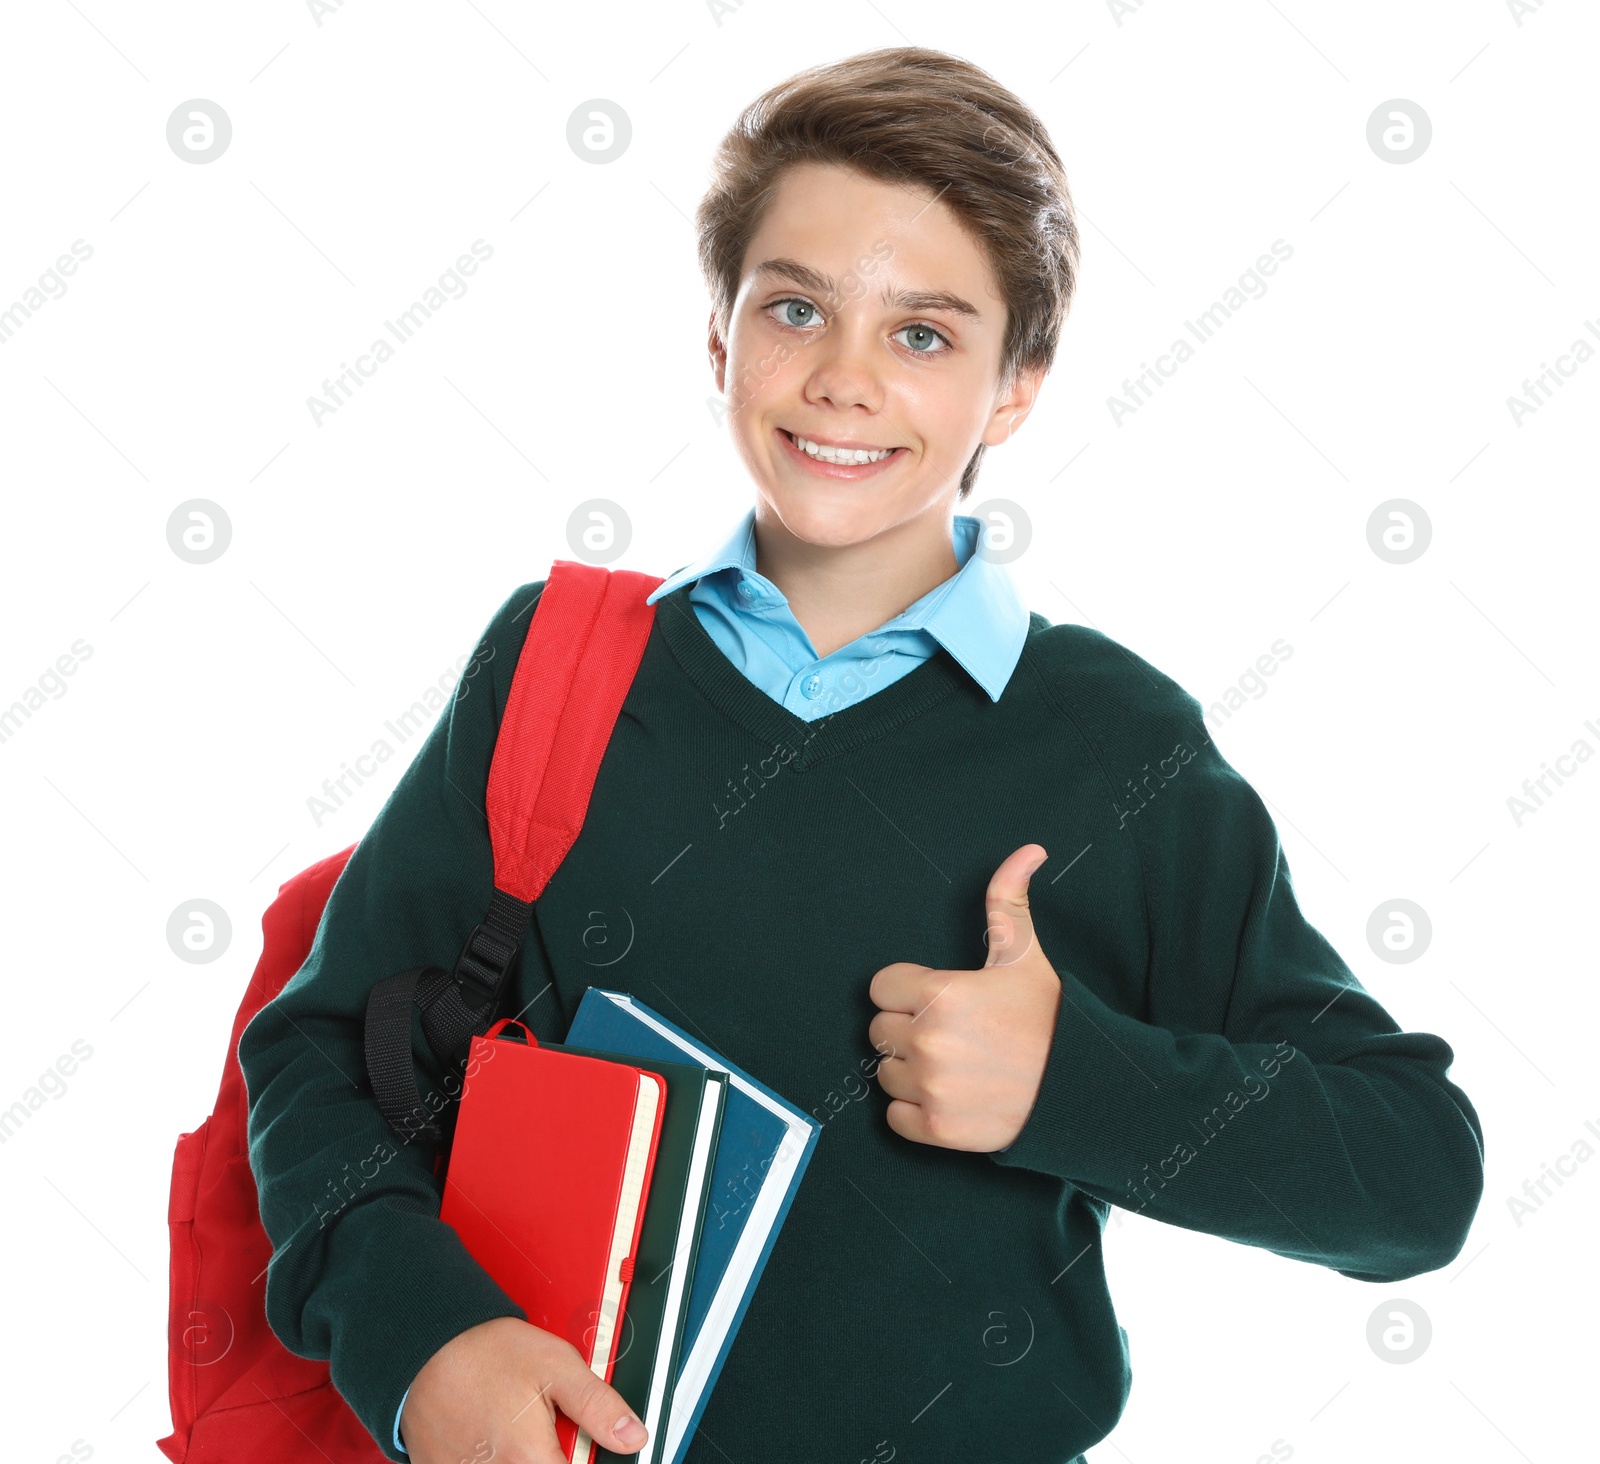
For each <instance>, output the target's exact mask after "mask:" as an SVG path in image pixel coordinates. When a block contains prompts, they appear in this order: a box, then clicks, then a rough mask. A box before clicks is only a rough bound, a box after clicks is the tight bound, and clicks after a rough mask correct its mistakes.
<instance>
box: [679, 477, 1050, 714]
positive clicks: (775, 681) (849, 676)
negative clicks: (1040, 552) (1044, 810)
mask: <svg viewBox="0 0 1600 1464" xmlns="http://www.w3.org/2000/svg"><path fill="white" fill-rule="evenodd" d="M755 522H756V514H755V509H753V508H752V509H750V510H748V511H747V512H746V513H745V516H744V518H743V519H741V520H740V522H739V526H738V527H737V528H736V529H735V530H734V531H733V533H732V534H731V535H729V537H728V539H727V542H726V543H724V544H723V545H722V546H721V547H720V548H718V549H717V550H715V551H714V552H713V553H711V554H708V555H706V556H705V557H704V558H703V559H699V560H696V561H695V562H694V563H693V564H690V565H688V566H686V567H685V568H683V569H680V570H678V571H676V572H675V573H674V574H672V575H670V576H669V577H668V578H667V579H666V580H664V581H663V582H662V583H661V585H660V586H659V587H658V588H657V589H656V590H655V591H653V592H652V593H651V595H650V597H649V603H650V604H652V605H653V604H655V602H656V601H657V600H659V599H660V598H661V597H662V596H663V595H668V594H671V593H672V591H673V590H675V589H677V588H678V587H679V586H680V585H683V584H687V583H688V582H689V581H691V580H693V581H695V585H694V588H693V589H692V590H690V591H689V603H690V604H691V605H693V606H694V610H695V615H696V616H697V617H698V619H699V621H700V623H701V625H703V626H704V627H705V629H706V633H707V634H708V635H709V636H710V637H711V639H712V640H714V641H715V642H716V643H717V645H718V647H719V648H720V649H721V650H722V653H723V654H724V655H725V656H727V658H728V659H729V660H730V661H731V662H732V663H733V664H734V665H735V666H736V667H737V668H738V669H739V670H740V671H741V672H743V673H744V675H745V676H746V677H747V678H748V679H749V680H750V681H751V682H752V683H753V684H754V685H755V686H757V687H758V688H759V689H760V690H762V691H764V692H765V693H766V694H767V695H768V696H769V697H771V698H772V700H773V701H775V702H777V703H779V704H780V705H781V706H784V707H786V708H787V709H788V710H789V711H791V712H793V713H794V715H795V716H797V717H799V718H800V719H801V720H802V721H807V722H812V721H815V720H816V719H817V718H818V717H822V716H826V715H828V714H829V713H831V712H836V711H839V710H841V709H843V708H844V707H848V706H853V705H854V704H855V703H856V702H859V701H864V700H865V699H866V698H867V697H869V696H871V695H872V693H873V692H875V691H881V690H882V689H883V688H884V687H885V686H888V685H889V684H890V683H891V682H894V681H898V680H899V679H900V678H901V677H902V676H904V675H906V674H907V673H908V672H910V671H914V670H916V668H917V667H918V666H919V665H921V664H922V662H924V661H926V660H927V659H928V657H929V656H931V655H933V654H934V652H935V651H937V650H938V649H939V647H940V646H943V647H944V649H945V650H947V651H949V653H950V654H951V656H953V657H954V658H955V660H956V661H957V662H958V663H959V664H960V665H961V666H962V667H963V668H964V669H965V670H966V672H967V674H968V675H970V676H971V677H972V679H973V680H974V681H976V682H977V683H978V685H979V686H981V687H982V688H983V690H984V691H985V692H987V693H988V695H989V698H990V700H991V701H999V699H1000V693H1001V692H1003V691H1004V690H1005V689H1006V683H1007V682H1008V681H1009V680H1010V679H1011V673H1012V672H1013V671H1014V670H1015V669H1016V665H1017V661H1018V659H1019V658H1020V657H1021V655H1022V643H1023V641H1024V640H1026V639H1027V635H1028V611H1027V608H1026V607H1025V606H1024V605H1023V603H1022V601H1021V600H1020V599H1019V598H1018V596H1017V591H1016V587H1015V586H1014V585H1013V584H1012V582H1011V576H1010V575H1009V574H1008V573H1007V572H1006V570H1005V568H1004V566H1002V565H999V564H997V563H995V562H994V561H993V560H991V559H986V558H984V557H983V556H982V555H979V554H975V553H974V552H973V551H974V549H976V547H977V545H978V536H979V534H980V533H981V532H982V530H983V524H982V521H981V520H979V519H976V518H973V517H972V516H971V515H969V514H956V515H955V516H954V519H953V521H952V524H951V541H952V542H951V547H952V548H953V549H954V550H955V555H956V563H957V565H958V566H959V568H958V569H957V570H956V572H955V574H953V575H951V576H950V578H949V579H947V580H945V581H944V583H943V584H940V585H936V586H935V587H934V588H933V589H931V590H929V591H928V593H927V594H925V595H923V596H922V597H921V598H920V599H918V600H916V601H914V602H913V603H912V604H910V605H908V606H906V608H905V609H904V610H902V611H901V612H900V613H899V614H898V615H896V616H894V617H893V618H891V619H889V620H886V621H885V622H884V623H883V624H882V625H880V626H879V627H878V628H877V629H876V630H873V631H869V632H867V634H865V635H862V636H858V637H857V638H856V639H855V640H853V641H851V642H850V644H849V645H846V646H841V647H840V648H839V649H838V650H836V651H833V652H832V653H830V654H829V655H826V656H818V655H817V650H816V647H815V646H814V645H812V643H811V637H810V636H808V635H807V634H806V632H805V630H804V628H803V627H802V626H801V624H800V622H799V621H798V620H796V619H795V617H794V612H793V611H792V610H790V608H789V601H788V599H787V598H786V597H785V596H784V593H783V591H782V590H780V589H779V588H778V587H777V586H776V585H775V584H773V582H772V581H771V580H769V579H768V578H767V577H766V576H765V575H764V574H761V573H760V572H759V571H758V570H757V569H756V540H755Z"/></svg>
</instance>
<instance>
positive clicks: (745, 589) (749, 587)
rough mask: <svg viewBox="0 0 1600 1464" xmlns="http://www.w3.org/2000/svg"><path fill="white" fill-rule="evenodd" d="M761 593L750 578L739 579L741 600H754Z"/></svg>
mask: <svg viewBox="0 0 1600 1464" xmlns="http://www.w3.org/2000/svg"><path fill="white" fill-rule="evenodd" d="M760 593H761V591H760V590H758V589H757V588H756V587H755V586H754V585H753V584H751V583H750V581H749V580H740V581H739V598H740V599H741V600H753V599H755V597H756V596H757V595H759V594H760Z"/></svg>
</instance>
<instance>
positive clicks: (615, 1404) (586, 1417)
mask: <svg viewBox="0 0 1600 1464" xmlns="http://www.w3.org/2000/svg"><path fill="white" fill-rule="evenodd" d="M550 1397H551V1398H552V1399H553V1400H554V1401H555V1404H556V1406H557V1407H558V1408H560V1410H561V1411H562V1412H563V1413H565V1414H566V1415H567V1417H568V1418H570V1419H571V1420H572V1421H573V1422H574V1423H575V1424H577V1425H578V1426H579V1427H580V1428H582V1429H584V1430H585V1431H586V1432H587V1433H588V1435H589V1437H590V1438H592V1439H593V1440H594V1441H595V1442H596V1443H597V1444H599V1445H600V1447H601V1448H602V1449H608V1450H610V1452H611V1453H613V1454H637V1453H638V1452H639V1450H640V1449H642V1448H643V1447H644V1446H645V1443H646V1442H647V1440H648V1437H649V1435H648V1433H647V1432H646V1430H645V1426H644V1425H643V1424H642V1423H641V1422H640V1421H639V1419H638V1418H637V1417H636V1416H635V1414H634V1411H633V1409H631V1408H630V1407H629V1406H628V1404H627V1402H626V1401H625V1400H624V1399H623V1396H622V1394H621V1393H619V1392H618V1391H617V1390H616V1389H615V1388H613V1387H612V1386H611V1385H610V1384H609V1383H608V1382H606V1381H605V1379H603V1378H601V1377H600V1376H599V1375H598V1374H596V1373H595V1371H594V1370H593V1369H592V1368H590V1367H588V1366H586V1365H585V1364H584V1361H583V1358H582V1356H581V1355H580V1354H579V1353H578V1351H577V1349H576V1348H574V1349H573V1350H572V1352H571V1354H570V1355H569V1356H567V1357H566V1358H565V1359H564V1360H563V1362H562V1364H561V1367H560V1368H559V1370H558V1371H557V1373H556V1376H555V1377H554V1379H552V1381H551V1383H550ZM618 1425H626V1426H627V1427H619V1426H618ZM630 1430H631V1431H630Z"/></svg>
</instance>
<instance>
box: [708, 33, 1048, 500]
mask: <svg viewBox="0 0 1600 1464" xmlns="http://www.w3.org/2000/svg"><path fill="white" fill-rule="evenodd" d="M805 162H815V163H837V164H843V165H845V166H848V167H851V168H854V169H856V170H857V171H858V172H861V173H865V174H867V175H868V176H869V177H874V178H879V179H882V180H883V181H885V182H889V183H901V184H919V185H921V186H923V187H925V188H927V189H928V190H929V191H930V192H932V193H934V194H936V195H937V196H938V197H939V199H940V200H941V201H942V202H943V203H945V204H946V205H948V207H949V208H950V210H951V212H953V213H954V214H955V215H956V217H957V218H958V219H960V220H961V221H962V223H963V224H964V226H965V227H966V228H967V230H968V231H969V233H970V234H971V235H972V237H973V238H974V240H975V241H976V242H977V244H978V246H979V248H980V249H982V250H983V251H984V254H985V255H986V257H987V258H988V261H989V266H990V268H991V269H992V270H993V271H994V275H995V279H996V282H997V283H998V285H999V287H1000V294H1001V296H1002V298H1004V300H1005V302H1006V329H1005V337H1004V341H1003V344H1002V346H1001V353H1000V381H1001V382H1002V383H1005V384H1006V385H1007V386H1009V384H1010V383H1011V382H1012V380H1013V379H1014V377H1015V374H1016V373H1017V372H1018V371H1019V370H1022V369H1029V368H1035V367H1043V368H1044V369H1046V370H1048V369H1049V367H1050V366H1051V364H1052V363H1053V362H1054V360H1055V353H1056V345H1057V342H1058V340H1059V339H1060V335H1061V327H1062V325H1063V324H1064V322H1065V321H1066V318H1067V311H1068V309H1069V308H1070V307H1071V304H1072V292H1073V286H1074V285H1075V284H1076V282H1077V275H1078V227H1077V222H1076V220H1075V218H1074V216H1073V208H1072V197H1071V195H1070V193H1069V192H1068V191H1067V178H1066V172H1065V170H1064V169H1063V168H1062V166H1061V159H1060V158H1059V157H1058V156H1057V155H1056V151H1055V148H1054V147H1053V146H1052V145H1051V142H1050V138H1049V135H1048V134H1047V133H1046V131H1045V128H1044V124H1043V123H1042V122H1041V121H1040V120H1039V118H1038V117H1037V116H1036V115H1035V114H1034V113H1033V112H1032V111H1031V110H1030V109H1029V108H1028V107H1027V106H1025V105H1024V104H1023V103H1022V102H1021V101H1019V100H1018V99H1017V98H1016V97H1015V96H1014V95H1012V93H1011V92H1009V91H1007V90H1006V89H1005V88H1004V87H1003V86H1001V85H1000V84H999V83H998V82H997V81H995V80H994V78H993V77H991V76H989V75H988V73H987V72H984V71H982V70H980V69H979V68H978V67H976V66H974V65H972V63H971V62H969V61H963V60H961V59H960V58H959V57H956V56H950V55H946V54H945V53H944V52H942V51H933V50H928V49H926V48H924V47H921V46H892V47H888V48H886V49H884V50H881V51H867V52H863V53H862V54H861V55H858V56H849V57H846V58H845V59H844V60H842V61H835V62H832V63H830V64H827V65H822V66H813V67H811V68H809V69H808V70H805V71H801V72H799V73H797V74H796V75H794V76H792V77H790V78H789V79H788V80H787V81H783V82H780V83H779V84H778V85H777V86H774V87H772V88H771V89H770V90H768V91H767V92H765V93H763V94H762V95H761V96H759V97H757V98H756V100H755V101H753V102H751V103H750V105H749V106H748V107H746V108H745V110H744V111H743V113H741V114H740V116H739V119H738V121H737V122H735V123H734V125H733V127H732V128H730V129H729V131H728V134H727V136H726V137H724V138H723V139H722V142H721V143H720V144H719V146H718V148H717V151H716V155H715V158H714V160H713V164H712V182H711V187H710V188H709V189H708V190H707V192H706V195H705V197H704V198H702V199H701V200H700V206H699V208H698V209H697V210H696V211H695V228H696V231H697V233H698V235H699V255H700V270H701V273H702V274H703V275H704V276H705V280H706V285H707V287H708V289H709V290H710V291H711V297H712V301H713V305H714V308H715V311H716V319H717V327H718V330H719V332H720V333H721V334H722V337H723V339H724V340H726V339H727V336H728V327H729V321H730V319H731V316H732V314H733V302H734V298H735V296H736V295H737V294H738V289H739V274H740V270H741V268H742V266H743V264H744V256H745V251H746V250H747V249H748V248H749V244H750V240H751V238H752V237H754V235H755V232H756V230H757V229H758V228H759V227H760V224H761V219H762V217H763V215H764V214H765V212H766V210H767V208H768V206H769V205H770V204H771V202H772V199H773V196H774V194H775V193H776V191H777V188H778V184H779V182H780V181H781V179H782V175H783V172H784V170H785V169H786V168H787V167H789V166H790V165H792V164H795V163H805ZM982 457H983V444H982V443H979V444H978V448H977V451H975V452H974V453H973V455H972V457H971V458H970V459H969V460H968V462H967V465H966V468H965V469H964V470H963V472H962V475H961V487H960V491H959V494H958V497H960V498H965V497H966V496H967V494H968V493H969V492H971V490H972V484H973V480H974V479H975V478H976V477H977V474H978V464H979V462H980V460H981V459H982Z"/></svg>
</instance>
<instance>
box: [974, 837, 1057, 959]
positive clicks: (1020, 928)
mask: <svg viewBox="0 0 1600 1464" xmlns="http://www.w3.org/2000/svg"><path fill="white" fill-rule="evenodd" d="M1049 857H1050V855H1049V853H1048V852H1047V851H1046V849H1045V847H1044V845H1042V844H1024V845H1023V846H1022V847H1021V848H1020V849H1018V850H1016V851H1014V852H1013V853H1012V854H1010V855H1008V856H1007V857H1006V860H1005V862H1004V863H1002V864H1001V866H1000V867H999V868H998V869H997V870H995V872H994V875H993V877H992V878H991V879H990V880H989V888H988V889H987V890H986V891H985V893H984V907H985V914H986V917H987V925H986V929H985V931H984V944H985V945H987V946H988V948H989V958H988V960H986V961H985V962H984V963H983V964H984V966H985V968H987V967H989V966H1009V965H1012V964H1013V963H1015V962H1017V961H1020V960H1021V959H1022V958H1023V957H1024V956H1025V955H1027V954H1028V952H1029V951H1030V950H1032V949H1033V944H1034V936H1033V917H1032V916H1031V915H1029V913H1028V881H1029V880H1030V879H1031V878H1032V877H1033V874H1034V871H1036V870H1037V869H1038V868H1039V866H1040V865H1041V864H1043V863H1044V862H1045V860H1046V859H1048V858H1049Z"/></svg>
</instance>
